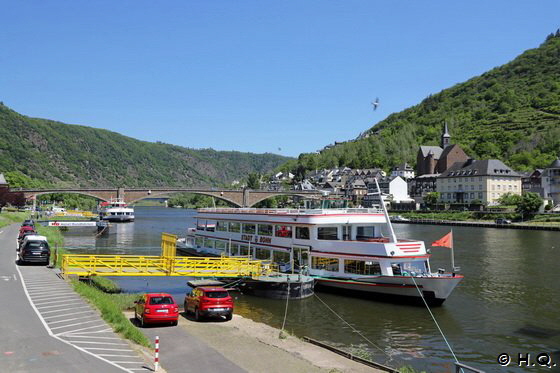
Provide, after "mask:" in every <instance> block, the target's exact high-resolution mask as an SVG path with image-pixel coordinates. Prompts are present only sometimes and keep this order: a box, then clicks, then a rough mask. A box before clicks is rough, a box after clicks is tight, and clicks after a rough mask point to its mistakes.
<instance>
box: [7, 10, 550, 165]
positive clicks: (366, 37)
mask: <svg viewBox="0 0 560 373" xmlns="http://www.w3.org/2000/svg"><path fill="white" fill-rule="evenodd" d="M0 9H2V11H1V12H0V46H1V49H0V101H3V102H4V103H5V104H6V105H8V106H9V107H11V108H13V109H14V110H16V111H18V112H20V113H22V114H25V115H29V116H33V117H41V118H48V119H54V120H58V121H62V122H66V123H72V124H81V125H88V126H92V127H98V128H106V129H109V130H112V131H115V132H119V133H121V134H124V135H127V136H130V137H134V138H137V139H141V140H146V141H162V142H166V143H171V144H176V145H181V146H187V147H191V148H208V147H211V148H214V149H217V150H239V151H250V152H257V153H262V152H273V153H279V154H283V155H288V156H297V155H298V154H299V153H302V152H312V151H315V150H318V149H320V148H322V147H323V146H325V145H327V144H329V143H331V142H334V141H335V140H336V141H341V140H347V139H351V138H354V137H356V136H357V135H358V134H359V133H360V132H362V131H364V130H365V129H368V128H370V127H371V126H372V125H374V124H375V123H377V122H378V121H380V120H382V119H384V118H385V117H387V116H388V115H389V114H391V113H393V112H397V111H400V110H403V109H405V108H407V107H410V106H412V105H415V104H417V103H419V102H420V101H421V100H422V99H424V98H425V97H426V96H428V95H429V94H431V93H437V92H439V91H441V90H442V89H445V88H448V87H450V86H452V85H454V84H456V83H459V82H462V81H465V80H467V79H469V78H471V77H473V76H476V75H480V74H482V73H483V72H485V71H487V70H489V69H491V68H493V67H496V66H499V65H502V64H504V63H506V62H508V61H510V60H511V59H513V58H514V57H516V56H517V55H519V54H520V53H522V52H523V51H524V50H526V49H530V48H535V47H537V46H538V45H539V44H540V43H542V41H543V40H544V39H545V37H546V36H547V35H548V34H549V33H551V32H553V31H555V30H556V29H557V28H559V27H560V18H558V15H559V14H560V2H559V1H558V0H541V1H538V2H533V1H523V2H522V1H511V0H509V1H505V0H484V1H479V0H474V1H468V2H466V1H449V0H447V1H435V0H434V1H404V0H403V1H398V0H392V1H377V0H362V1H357V0H344V1H342V0H339V1H327V0H324V1H302V0H298V1H288V0H286V1H274V2H273V1H262V0H261V1H243V0H237V1H231V0H229V1H220V0H212V1H186V0H183V1H163V2H156V1H138V0H135V1H114V0H113V1H54V0H53V1H5V0H0ZM376 97H379V100H380V106H379V108H378V110H377V111H375V112H374V111H373V110H372V107H371V104H370V102H371V101H372V100H374V99H375V98H376ZM279 148H280V149H281V150H279Z"/></svg>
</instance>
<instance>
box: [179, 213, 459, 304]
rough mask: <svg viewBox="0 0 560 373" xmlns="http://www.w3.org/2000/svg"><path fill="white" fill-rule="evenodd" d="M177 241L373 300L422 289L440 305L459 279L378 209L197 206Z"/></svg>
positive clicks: (411, 296) (415, 294) (415, 297)
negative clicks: (437, 267)
mask: <svg viewBox="0 0 560 373" xmlns="http://www.w3.org/2000/svg"><path fill="white" fill-rule="evenodd" d="M384 233H385V234H386V236H385V235H384ZM184 246H185V247H187V249H184V250H186V251H187V252H189V253H190V254H195V255H228V256H229V255H231V256H251V257H254V258H256V259H263V260H271V261H273V262H276V263H277V264H278V266H279V268H280V270H283V271H286V272H292V273H294V272H299V273H303V274H306V275H307V274H309V275H311V276H313V277H314V278H315V280H316V289H324V290H339V291H341V292H343V293H347V294H350V293H355V294H357V295H359V296H367V297H368V298H372V299H380V300H381V299H384V298H390V299H391V300H397V301H402V300H406V301H409V300H412V301H421V295H420V294H422V296H423V297H424V298H425V300H426V301H427V302H428V303H429V304H431V305H440V304H442V303H443V302H444V301H445V300H446V299H447V297H448V296H449V295H450V294H451V292H452V290H453V289H454V288H455V286H457V284H458V283H459V282H460V281H461V280H462V279H463V276H460V275H456V274H455V273H443V272H444V271H438V272H435V273H434V272H432V271H431V268H430V263H429V258H430V254H429V253H428V252H427V251H426V248H425V246H424V242H423V241H418V240H404V239H397V238H396V237H395V233H394V231H393V228H392V225H391V222H390V220H389V217H388V214H387V211H386V210H385V209H381V208H373V209H372V208H369V209H364V208H359V209H351V208H345V209H306V210H291V209H255V208H240V209H236V208H205V209H199V210H198V214H197V216H196V227H193V228H189V229H188V231H187V237H186V240H185V245H184Z"/></svg>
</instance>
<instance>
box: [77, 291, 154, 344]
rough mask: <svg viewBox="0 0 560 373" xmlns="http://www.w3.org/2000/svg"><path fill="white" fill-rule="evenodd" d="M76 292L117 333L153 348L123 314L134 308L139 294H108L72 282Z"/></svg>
mask: <svg viewBox="0 0 560 373" xmlns="http://www.w3.org/2000/svg"><path fill="white" fill-rule="evenodd" d="M72 285H73V286H74V290H75V291H76V292H77V293H78V294H80V295H81V296H82V297H84V298H86V299H87V300H88V302H90V303H91V304H93V305H94V306H95V307H97V309H99V311H100V312H101V317H102V318H103V320H105V321H107V322H108V323H109V324H110V325H111V326H112V327H113V330H114V331H115V332H116V333H119V334H121V335H122V336H123V337H124V338H126V339H129V340H131V341H132V342H134V343H137V344H139V345H141V346H145V347H151V344H150V341H149V340H148V338H146V336H145V335H144V334H143V333H142V332H141V331H140V330H138V328H136V327H135V326H134V325H133V324H132V323H131V322H130V320H129V319H128V318H126V316H125V315H124V314H123V311H124V310H127V309H131V308H133V307H134V301H135V300H138V299H139V298H140V295H139V294H107V293H104V292H103V291H101V290H99V289H98V288H96V287H95V286H90V285H89V284H87V283H86V282H81V281H77V280H72Z"/></svg>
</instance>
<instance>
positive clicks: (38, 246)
mask: <svg viewBox="0 0 560 373" xmlns="http://www.w3.org/2000/svg"><path fill="white" fill-rule="evenodd" d="M27 248H28V249H41V250H44V249H48V248H49V245H48V244H47V243H45V242H29V243H28V244H27Z"/></svg>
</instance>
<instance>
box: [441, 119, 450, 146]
mask: <svg viewBox="0 0 560 373" xmlns="http://www.w3.org/2000/svg"><path fill="white" fill-rule="evenodd" d="M450 140H451V135H450V134H449V130H448V129H447V122H445V126H444V130H443V134H442V135H441V147H442V148H443V149H445V148H446V147H448V146H449V145H451V144H450Z"/></svg>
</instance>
